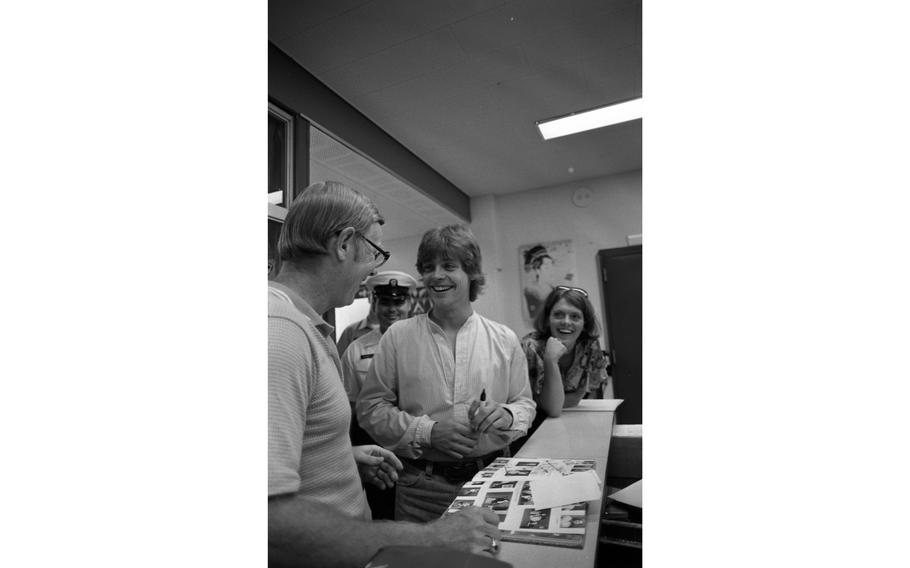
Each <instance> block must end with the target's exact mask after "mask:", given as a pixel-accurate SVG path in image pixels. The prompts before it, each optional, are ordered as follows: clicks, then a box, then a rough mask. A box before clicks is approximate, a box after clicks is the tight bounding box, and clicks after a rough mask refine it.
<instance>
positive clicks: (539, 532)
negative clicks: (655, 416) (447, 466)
mask: <svg viewBox="0 0 910 568" xmlns="http://www.w3.org/2000/svg"><path fill="white" fill-rule="evenodd" d="M594 467H595V460H593V459H546V458H497V459H496V460H495V461H493V462H492V463H491V464H490V465H488V466H487V467H486V468H484V469H483V470H481V471H480V472H478V473H477V475H475V476H474V478H473V479H472V480H471V481H469V482H467V483H465V484H464V486H462V488H461V492H460V493H459V494H458V497H456V498H455V500H454V501H452V504H451V505H450V506H449V510H448V511H447V512H446V514H451V513H454V512H456V511H458V510H459V509H463V508H465V507H470V506H472V505H476V506H478V507H488V508H490V509H492V510H493V511H494V512H495V513H496V514H497V515H499V529H500V530H501V531H502V540H504V541H509V542H525V543H532V544H545V545H551V546H564V547H569V548H583V547H584V543H585V530H586V528H587V527H586V522H587V512H588V506H589V503H587V502H581V503H572V504H567V505H562V506H560V507H553V508H551V509H536V508H535V507H534V500H533V496H532V492H531V480H532V479H536V478H543V477H552V476H557V475H570V474H573V473H579V472H585V471H589V470H593V469H594Z"/></svg>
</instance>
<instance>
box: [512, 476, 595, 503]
mask: <svg viewBox="0 0 910 568" xmlns="http://www.w3.org/2000/svg"><path fill="white" fill-rule="evenodd" d="M529 483H530V484H531V496H532V498H533V499H534V508H535V509H552V508H553V507H560V506H562V505H569V504H571V503H580V502H582V501H592V500H595V499H600V494H601V489H600V477H598V476H597V472H596V471H594V470H593V469H591V470H588V471H583V472H581V473H573V474H571V475H565V476H560V477H544V478H540V479H532V480H530V482H529Z"/></svg>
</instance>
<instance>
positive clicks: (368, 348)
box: [341, 329, 382, 402]
mask: <svg viewBox="0 0 910 568" xmlns="http://www.w3.org/2000/svg"><path fill="white" fill-rule="evenodd" d="M380 337H382V334H381V333H380V332H379V329H374V330H371V331H370V332H369V333H367V334H366V335H361V336H360V337H358V338H357V339H356V340H354V342H353V343H351V344H350V345H348V348H347V349H346V350H345V352H344V355H342V357H341V378H342V379H343V380H344V391H345V392H346V393H347V395H348V400H349V401H351V402H356V401H357V395H359V394H360V389H361V387H362V386H363V381H364V379H365V378H366V376H367V370H368V369H369V368H370V363H372V362H373V356H374V355H375V354H376V348H377V347H378V346H379V338H380Z"/></svg>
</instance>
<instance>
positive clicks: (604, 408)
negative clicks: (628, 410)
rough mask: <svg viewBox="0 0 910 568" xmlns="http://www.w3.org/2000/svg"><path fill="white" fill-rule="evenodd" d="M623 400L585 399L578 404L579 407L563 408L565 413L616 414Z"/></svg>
mask: <svg viewBox="0 0 910 568" xmlns="http://www.w3.org/2000/svg"><path fill="white" fill-rule="evenodd" d="M622 401H623V399H621V398H583V399H581V400H580V401H579V402H578V406H573V407H571V408H563V409H562V411H563V412H579V411H588V412H590V411H595V412H614V411H616V408H617V407H618V406H619V405H620V404H621V403H622Z"/></svg>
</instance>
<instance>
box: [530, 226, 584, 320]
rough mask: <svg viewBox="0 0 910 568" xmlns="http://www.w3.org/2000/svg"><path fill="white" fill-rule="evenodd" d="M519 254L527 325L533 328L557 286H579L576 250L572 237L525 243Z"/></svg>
mask: <svg viewBox="0 0 910 568" xmlns="http://www.w3.org/2000/svg"><path fill="white" fill-rule="evenodd" d="M518 257H519V262H521V266H522V281H521V286H522V291H521V292H522V293H521V298H522V302H521V312H522V316H523V319H524V323H525V325H527V326H528V329H533V328H534V318H536V317H537V313H538V312H539V311H540V310H541V308H543V304H544V302H545V301H546V299H547V295H549V293H550V291H552V290H553V288H554V287H556V286H559V285H566V286H577V284H576V283H575V280H576V277H575V251H574V250H573V248H572V241H571V239H569V240H564V241H550V242H546V243H534V244H530V245H522V246H520V247H518Z"/></svg>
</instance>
